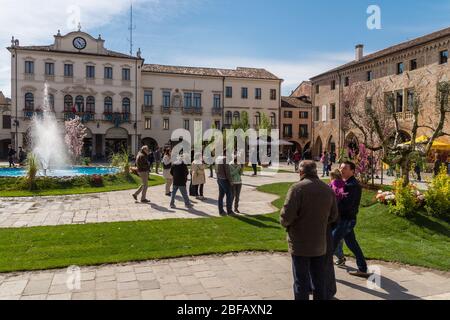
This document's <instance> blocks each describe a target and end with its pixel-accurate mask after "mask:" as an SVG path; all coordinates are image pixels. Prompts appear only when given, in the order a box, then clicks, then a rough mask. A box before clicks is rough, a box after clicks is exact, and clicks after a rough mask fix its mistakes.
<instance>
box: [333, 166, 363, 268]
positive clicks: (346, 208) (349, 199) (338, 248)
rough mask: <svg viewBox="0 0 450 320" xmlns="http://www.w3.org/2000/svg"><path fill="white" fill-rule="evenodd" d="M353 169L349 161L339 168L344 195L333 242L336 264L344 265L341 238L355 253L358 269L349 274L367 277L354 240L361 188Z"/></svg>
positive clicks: (359, 249)
mask: <svg viewBox="0 0 450 320" xmlns="http://www.w3.org/2000/svg"><path fill="white" fill-rule="evenodd" d="M355 170H356V166H355V164H354V163H353V162H351V161H346V162H344V163H343V164H342V165H341V168H340V171H341V174H342V178H343V179H344V181H345V188H344V192H345V194H346V196H345V197H344V198H343V199H342V200H341V202H340V204H339V213H340V220H339V222H338V223H337V226H336V228H335V229H334V230H333V243H334V246H335V254H336V256H337V257H338V260H337V261H336V265H338V266H343V265H345V256H344V252H343V248H342V245H339V243H340V242H341V241H342V239H343V240H344V241H345V244H346V245H347V247H348V248H349V249H350V251H351V252H353V254H354V255H355V257H356V265H357V266H358V271H352V272H349V274H350V275H353V276H358V277H368V276H370V275H369V274H368V273H367V263H366V259H365V258H364V254H363V252H362V250H361V248H360V246H359V244H358V241H357V240H356V236H355V231H354V229H355V227H356V220H357V219H356V218H357V215H358V212H359V205H360V202H361V196H362V188H361V185H360V184H359V182H358V180H356V178H355Z"/></svg>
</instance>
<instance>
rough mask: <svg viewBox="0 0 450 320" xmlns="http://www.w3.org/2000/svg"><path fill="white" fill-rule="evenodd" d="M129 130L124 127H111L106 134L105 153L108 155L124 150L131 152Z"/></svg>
mask: <svg viewBox="0 0 450 320" xmlns="http://www.w3.org/2000/svg"><path fill="white" fill-rule="evenodd" d="M128 140H129V139H128V131H127V130H126V129H124V128H110V129H109V130H108V131H106V134H105V154H106V156H107V157H109V156H111V155H112V154H114V153H119V152H122V151H124V150H125V151H128V152H129V150H128V149H129V148H128V147H129V142H128Z"/></svg>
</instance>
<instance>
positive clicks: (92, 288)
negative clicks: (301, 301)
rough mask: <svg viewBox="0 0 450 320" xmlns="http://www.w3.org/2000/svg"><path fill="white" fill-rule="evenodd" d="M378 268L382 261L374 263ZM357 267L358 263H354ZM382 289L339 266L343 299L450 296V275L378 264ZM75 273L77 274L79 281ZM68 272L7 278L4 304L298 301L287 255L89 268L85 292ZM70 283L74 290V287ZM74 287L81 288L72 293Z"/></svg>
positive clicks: (0, 283)
mask: <svg viewBox="0 0 450 320" xmlns="http://www.w3.org/2000/svg"><path fill="white" fill-rule="evenodd" d="M371 264H372V266H374V264H375V262H372V263H371ZM349 266H350V267H354V263H353V262H350V263H349ZM378 267H379V268H380V271H381V282H380V288H378V289H377V288H373V287H372V288H370V287H368V286H367V281H366V280H365V279H361V278H354V277H351V276H349V275H348V274H347V272H346V270H343V269H337V270H336V272H337V279H338V280H337V282H338V283H337V284H338V294H337V298H338V299H341V300H380V299H383V300H384V299H389V300H410V299H445V300H447V299H450V274H449V273H438V272H432V271H428V270H425V269H419V268H405V267H400V266H397V265H394V264H388V263H378ZM74 275H75V277H74ZM72 279H77V277H76V274H73V273H71V274H68V272H67V270H66V269H64V270H52V271H44V272H25V273H15V274H3V275H1V274H0V299H8V300H11V299H33V300H37V299H58V300H69V299H72V300H81V299H108V300H110V299H133V300H135V299H145V300H162V299H166V300H177V299H188V300H204V299H205V300H209V299H218V300H235V299H242V300H261V299H268V300H276V299H281V300H292V299H293V294H292V289H291V288H292V276H291V262H290V258H289V256H288V255H287V254H270V253H257V254H252V253H243V254H238V255H225V256H208V257H199V258H186V259H177V260H163V261H147V262H141V263H129V264H123V265H105V266H99V267H84V268H81V272H80V277H79V279H80V280H81V281H80V282H78V283H79V285H80V286H79V287H78V288H77V287H76V285H75V288H74V284H77V282H73V281H71V280H72ZM68 280H69V286H68V285H67V282H68ZM69 287H70V288H74V290H70V289H69Z"/></svg>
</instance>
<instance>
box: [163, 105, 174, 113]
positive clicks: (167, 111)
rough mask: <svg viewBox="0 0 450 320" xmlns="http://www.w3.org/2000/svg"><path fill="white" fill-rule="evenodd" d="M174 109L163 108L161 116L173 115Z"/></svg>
mask: <svg viewBox="0 0 450 320" xmlns="http://www.w3.org/2000/svg"><path fill="white" fill-rule="evenodd" d="M171 113H172V109H171V108H170V107H167V106H161V114H171Z"/></svg>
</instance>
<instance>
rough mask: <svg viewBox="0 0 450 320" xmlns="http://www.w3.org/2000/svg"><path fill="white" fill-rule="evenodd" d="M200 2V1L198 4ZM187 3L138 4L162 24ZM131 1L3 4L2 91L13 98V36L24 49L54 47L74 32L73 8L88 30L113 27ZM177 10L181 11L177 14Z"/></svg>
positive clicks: (145, 0)
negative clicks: (54, 41) (56, 37)
mask: <svg viewBox="0 0 450 320" xmlns="http://www.w3.org/2000/svg"><path fill="white" fill-rule="evenodd" d="M195 1H196V2H198V1H200V0H195ZM188 3H189V5H191V4H192V3H191V1H186V0H134V1H133V4H134V5H135V7H136V9H137V12H138V13H142V14H145V17H146V21H160V20H161V19H164V18H165V17H167V16H168V15H173V14H177V12H178V13H179V12H180V10H182V8H184V6H183V5H182V4H188ZM129 6H130V1H129V0H45V2H43V1H36V0H1V4H0V21H1V24H2V27H1V28H0V44H1V45H0V47H1V49H0V90H1V91H3V92H4V93H5V94H6V95H8V96H9V95H10V63H11V62H10V54H9V52H8V51H7V50H5V49H4V48H5V47H6V46H9V45H10V40H11V36H15V37H16V39H19V40H20V44H21V45H39V44H51V42H52V39H53V38H52V35H54V34H56V32H57V30H58V29H60V30H61V32H62V33H66V32H69V31H72V30H74V28H73V27H70V26H71V25H72V26H75V25H76V23H75V24H74V23H73V20H74V17H76V16H77V15H76V14H74V12H76V11H74V10H73V8H79V12H80V20H81V24H82V27H83V29H84V30H86V29H92V28H98V27H101V26H105V25H107V24H109V23H110V22H111V21H112V20H113V19H114V18H115V17H117V16H119V15H120V14H123V13H125V12H126V11H127V10H128V9H129ZM174 8H177V10H173V9H174Z"/></svg>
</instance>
